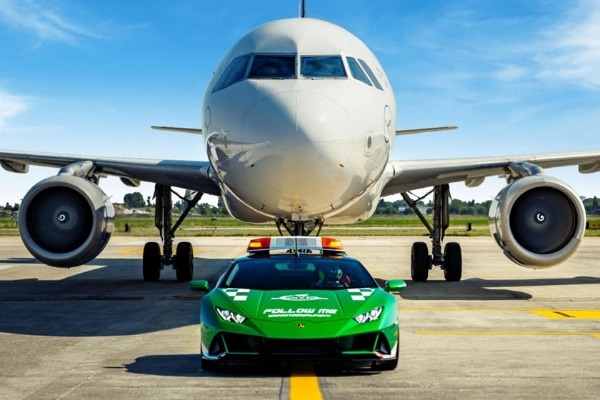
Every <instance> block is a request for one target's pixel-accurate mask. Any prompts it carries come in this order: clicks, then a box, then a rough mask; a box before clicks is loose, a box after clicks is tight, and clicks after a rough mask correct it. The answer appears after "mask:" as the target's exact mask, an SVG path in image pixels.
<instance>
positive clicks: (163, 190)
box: [142, 185, 202, 282]
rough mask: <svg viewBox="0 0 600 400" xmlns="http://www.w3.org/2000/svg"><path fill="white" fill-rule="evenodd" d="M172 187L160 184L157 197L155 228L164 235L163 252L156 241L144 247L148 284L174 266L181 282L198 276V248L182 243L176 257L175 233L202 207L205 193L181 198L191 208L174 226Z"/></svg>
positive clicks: (144, 268)
mask: <svg viewBox="0 0 600 400" xmlns="http://www.w3.org/2000/svg"><path fill="white" fill-rule="evenodd" d="M172 193H174V192H173V191H172V190H171V187H169V186H163V185H156V188H155V192H154V196H155V197H156V211H155V215H154V225H155V226H156V228H157V229H158V230H159V232H160V237H161V239H162V243H163V251H162V254H161V251H160V245H159V244H158V243H156V242H148V243H146V245H145V246H144V256H143V260H142V271H143V275H144V280H145V281H158V280H159V279H160V272H161V271H162V269H163V268H164V267H165V266H167V265H171V266H172V267H173V269H175V274H176V276H177V280H178V281H179V282H189V281H191V280H192V275H193V273H194V249H193V248H192V244H191V243H189V242H181V243H179V244H178V245H177V250H176V253H175V255H173V239H174V238H175V231H177V228H179V226H180V225H181V223H182V222H183V220H184V219H185V217H186V216H187V215H188V214H189V212H190V211H191V210H192V209H193V208H194V207H195V206H196V204H198V201H200V199H201V198H202V193H200V192H197V193H195V194H194V197H193V198H191V199H190V198H188V196H187V195H186V197H185V198H183V197H181V196H179V195H177V193H175V194H176V195H177V196H179V197H180V198H181V199H182V200H184V201H185V202H186V203H187V207H186V208H185V210H184V211H183V212H182V213H181V216H180V217H179V219H178V220H177V222H175V224H174V225H173V224H172V222H173V219H172V210H173V200H172Z"/></svg>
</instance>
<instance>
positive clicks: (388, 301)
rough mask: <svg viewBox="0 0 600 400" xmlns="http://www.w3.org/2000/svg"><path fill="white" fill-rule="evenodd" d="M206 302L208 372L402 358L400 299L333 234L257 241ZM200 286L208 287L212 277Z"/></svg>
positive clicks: (203, 326) (384, 362)
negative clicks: (266, 365)
mask: <svg viewBox="0 0 600 400" xmlns="http://www.w3.org/2000/svg"><path fill="white" fill-rule="evenodd" d="M248 251H249V253H250V254H249V255H248V256H246V257H242V258H238V259H237V260H235V261H234V262H233V263H232V264H231V266H230V267H229V268H228V269H227V271H226V272H225V273H224V274H223V275H222V276H221V277H220V278H219V280H218V282H217V284H216V287H215V288H214V289H212V290H211V291H210V292H208V293H207V294H206V295H205V296H203V297H202V300H201V302H200V331H201V361H202V368H203V369H205V370H210V369H218V368H220V367H225V366H228V365H239V364H248V363H249V364H255V363H263V362H281V361H290V360H310V361H313V362H318V363H325V364H334V365H338V366H344V367H361V368H364V367H368V368H371V369H374V370H392V369H394V368H396V366H397V364H398V315H397V301H396V297H395V296H394V295H392V294H390V292H399V291H401V290H402V289H404V288H405V287H406V284H405V283H404V281H401V280H393V281H387V282H386V284H385V287H384V288H383V289H382V288H381V287H379V285H378V284H377V282H376V281H375V279H373V277H372V276H371V275H370V274H369V272H368V271H367V270H366V269H365V267H364V266H363V265H362V264H361V263H360V262H358V261H357V260H356V259H354V258H351V257H348V256H346V255H345V253H344V252H343V250H342V248H341V243H340V242H339V241H337V240H336V239H332V238H325V237H323V238H322V237H273V238H260V239H254V240H252V241H251V242H250V245H249V246H248ZM190 287H191V288H192V289H193V290H198V291H208V282H207V281H193V282H191V283H190Z"/></svg>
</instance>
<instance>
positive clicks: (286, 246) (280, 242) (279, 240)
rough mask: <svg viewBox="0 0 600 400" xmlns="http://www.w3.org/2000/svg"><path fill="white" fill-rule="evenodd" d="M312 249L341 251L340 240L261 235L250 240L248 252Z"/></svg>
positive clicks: (306, 250) (308, 250) (289, 251)
mask: <svg viewBox="0 0 600 400" xmlns="http://www.w3.org/2000/svg"><path fill="white" fill-rule="evenodd" d="M313 250H316V251H320V252H325V251H332V252H336V253H339V252H343V251H344V248H343V246H342V242H341V241H339V240H338V239H336V238H332V237H319V236H311V237H308V236H289V237H281V236H274V237H262V238H257V239H252V240H250V243H248V249H247V251H248V252H249V253H258V252H272V251H283V252H288V253H296V254H301V253H310V252H312V251H313Z"/></svg>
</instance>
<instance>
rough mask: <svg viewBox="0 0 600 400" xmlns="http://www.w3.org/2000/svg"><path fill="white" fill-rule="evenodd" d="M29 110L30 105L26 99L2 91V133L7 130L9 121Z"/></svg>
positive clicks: (0, 115) (0, 93)
mask: <svg viewBox="0 0 600 400" xmlns="http://www.w3.org/2000/svg"><path fill="white" fill-rule="evenodd" d="M27 108H28V104H27V101H26V100H25V98H24V97H20V96H15V95H12V94H10V93H6V92H3V91H0V132H1V131H3V130H5V129H6V127H7V121H8V119H10V118H12V117H14V116H15V115H17V114H20V113H22V112H23V111H25V110H27Z"/></svg>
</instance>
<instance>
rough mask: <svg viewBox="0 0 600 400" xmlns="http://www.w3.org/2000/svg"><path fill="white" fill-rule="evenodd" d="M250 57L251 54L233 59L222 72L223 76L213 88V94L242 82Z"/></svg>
mask: <svg viewBox="0 0 600 400" xmlns="http://www.w3.org/2000/svg"><path fill="white" fill-rule="evenodd" d="M251 57H252V55H251V54H246V55H243V56H239V57H236V58H234V59H233V61H231V63H229V65H228V66H227V68H225V72H223V75H221V78H220V79H219V81H218V82H217V84H216V85H215V87H214V88H213V93H214V92H216V91H219V90H223V89H225V88H227V87H229V86H231V85H233V84H235V83H238V82H241V81H242V80H244V77H245V76H246V70H247V69H248V63H249V62H250V58H251Z"/></svg>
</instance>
